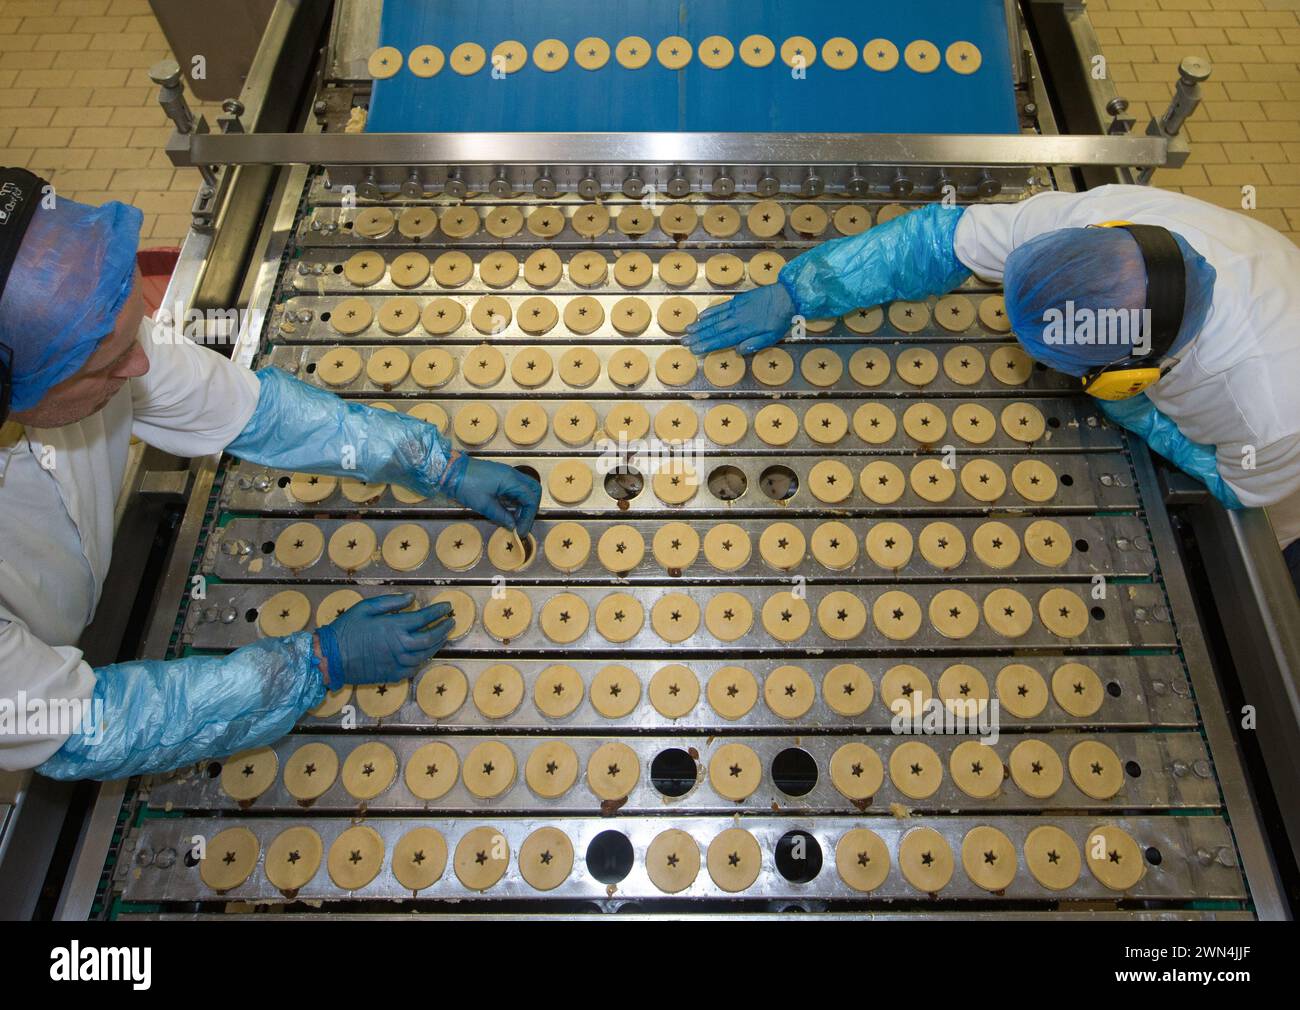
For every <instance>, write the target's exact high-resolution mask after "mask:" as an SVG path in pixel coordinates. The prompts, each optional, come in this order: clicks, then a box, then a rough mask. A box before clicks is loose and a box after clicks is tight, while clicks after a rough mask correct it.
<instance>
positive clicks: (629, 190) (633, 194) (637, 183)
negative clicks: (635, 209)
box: [623, 172, 645, 200]
mask: <svg viewBox="0 0 1300 1010" xmlns="http://www.w3.org/2000/svg"><path fill="white" fill-rule="evenodd" d="M623 195H624V196H626V197H630V198H632V199H633V200H636V199H639V198H640V197H641V196H644V195H645V180H644V179H642V178H641V176H639V175H637V174H636V173H635V172H633V173H632V174H631V175H629V176H628V177H627V178H626V179H624V180H623Z"/></svg>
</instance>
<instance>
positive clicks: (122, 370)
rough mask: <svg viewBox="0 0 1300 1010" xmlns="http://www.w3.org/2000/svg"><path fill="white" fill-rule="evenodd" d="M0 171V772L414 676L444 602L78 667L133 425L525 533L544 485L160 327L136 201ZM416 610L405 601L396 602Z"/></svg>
mask: <svg viewBox="0 0 1300 1010" xmlns="http://www.w3.org/2000/svg"><path fill="white" fill-rule="evenodd" d="M48 193H49V190H48V187H47V186H46V185H45V184H44V183H43V181H42V180H40V179H38V178H37V177H36V176H34V175H31V174H30V173H28V172H24V171H21V170H14V169H0V419H3V418H4V417H7V421H6V422H5V424H4V434H3V436H2V437H0V769H7V770H15V769H23V768H36V769H37V771H39V772H41V773H43V774H46V775H49V776H52V777H57V778H99V779H112V778H120V777H123V776H127V775H131V774H136V773H140V772H149V771H163V770H167V769H171V768H176V767H179V766H181V765H183V764H187V763H190V762H193V761H197V760H201V759H203V758H206V757H222V756H225V755H228V754H231V753H234V752H236V751H239V750H242V749H244V748H246V747H250V746H256V745H259V744H265V743H269V742H271V741H273V740H275V739H277V738H278V737H280V736H281V735H283V734H284V733H285V732H287V731H288V730H289V729H290V728H291V727H292V726H293V724H294V723H295V722H296V721H297V720H298V718H299V717H300V716H302V714H303V713H304V712H307V711H308V710H310V709H312V708H314V707H316V706H317V705H319V704H320V702H321V701H322V700H323V698H324V696H325V693H326V690H327V689H337V688H341V687H342V686H343V685H344V684H361V683H386V682H391V681H394V680H398V679H402V678H404V677H409V676H411V675H412V674H413V673H414V672H416V671H417V670H418V669H419V668H420V667H421V666H423V665H424V664H425V663H426V662H427V661H428V660H429V658H430V657H431V656H432V655H433V654H435V653H436V652H437V651H438V649H439V648H441V647H442V645H443V644H444V642H445V641H446V639H447V635H448V633H449V631H450V627H451V623H452V621H451V611H450V608H449V606H448V605H447V604H436V605H433V606H425V607H418V608H414V607H412V605H413V603H414V600H413V598H412V597H411V596H410V595H409V594H390V595H383V596H377V597H372V598H370V599H368V600H366V601H364V602H362V603H359V604H357V605H356V606H355V607H353V608H352V609H350V610H348V611H347V612H346V613H344V614H343V615H341V616H340V617H339V618H338V619H337V620H335V621H333V622H331V623H329V624H328V625H325V626H322V627H320V628H318V629H317V630H315V631H303V632H299V633H297V634H293V635H288V636H286V637H283V638H264V639H261V640H259V641H258V642H255V643H254V644H251V645H248V646H245V647H244V648H242V649H238V650H236V651H235V652H233V653H231V654H230V655H228V656H194V657H188V658H184V659H177V660H173V661H170V662H160V661H137V662H127V663H119V664H114V665H111V666H105V667H100V668H98V669H92V668H91V667H90V666H89V665H88V664H87V663H86V661H85V660H84V658H83V657H82V654H81V652H80V650H78V648H77V640H78V638H79V636H80V634H81V632H82V630H83V629H84V628H85V626H86V625H87V624H88V623H89V622H90V620H91V618H92V617H93V616H94V613H95V608H96V605H97V604H98V602H99V595H100V592H101V590H102V588H103V584H104V578H105V575H106V573H107V571H108V566H109V560H110V557H111V554H112V546H113V544H112V540H113V508H114V503H115V500H116V498H117V496H118V492H119V491H120V490H121V487H122V484H123V480H124V472H125V468H126V462H127V452H128V445H129V442H130V439H131V437H132V436H133V435H135V436H137V437H139V438H140V439H142V440H143V441H145V442H147V443H148V444H150V445H154V446H157V447H158V448H160V449H163V450H165V451H167V452H171V453H174V454H176V455H180V456H189V457H193V456H200V455H205V454H209V453H215V452H219V451H221V450H223V449H228V450H229V451H230V452H231V453H232V454H234V455H237V456H240V457H242V458H244V459H247V460H251V461H253V462H256V463H259V464H262V465H265V466H269V467H279V468H284V469H288V470H295V471H309V472H314V473H322V474H332V475H336V476H340V477H354V478H357V479H360V480H365V481H371V482H376V483H379V482H387V483H392V484H396V485H401V486H405V487H407V488H410V489H412V490H414V491H416V492H419V493H421V494H424V495H428V496H434V495H443V496H446V497H448V498H450V499H452V500H454V501H457V502H459V503H461V504H463V505H464V506H466V507H467V508H470V509H473V510H474V511H476V512H478V513H480V514H482V515H484V516H486V517H487V518H489V519H491V520H493V521H494V522H496V523H498V524H499V525H503V526H508V527H511V528H513V529H515V530H517V531H518V532H519V534H520V535H524V536H526V535H527V533H528V530H529V528H530V527H531V525H532V523H533V520H534V518H535V517H536V514H537V504H538V499H539V497H540V494H541V488H540V486H539V485H538V484H537V482H536V481H534V480H531V479H530V478H528V477H526V476H524V475H522V474H520V473H519V472H518V471H516V470H514V469H513V468H512V467H509V466H506V465H504V464H500V463H494V462H490V461H486V460H480V459H473V458H471V457H469V456H466V455H463V454H461V453H459V452H457V451H453V450H452V449H451V447H450V445H449V444H448V442H447V440H446V439H445V438H444V437H443V436H442V434H441V433H440V432H439V431H438V429H437V428H435V427H434V426H433V425H431V424H426V423H424V422H423V421H419V420H417V419H415V418H412V417H409V416H406V415H404V414H398V413H394V412H388V411H381V410H376V409H374V408H371V407H368V406H364V405H362V404H357V403H348V402H346V401H344V400H341V399H340V398H338V397H336V396H334V395H332V394H330V393H327V392H324V391H323V390H319V389H316V388H313V387H311V386H308V385H306V384H304V383H302V382H299V381H297V380H296V379H293V378H291V377H290V376H288V375H287V374H285V373H284V372H281V371H278V370H276V369H273V368H266V369H262V370H261V371H259V372H257V373H254V372H251V371H249V370H247V369H245V368H241V367H238V366H236V365H235V364H233V363H232V362H230V361H229V360H228V359H226V358H224V357H222V356H221V355H220V354H218V353H216V352H215V351H213V350H211V349H208V348H204V347H200V346H198V345H196V344H194V343H192V342H190V341H189V340H187V339H183V338H180V337H172V338H169V339H161V340H160V339H158V336H159V334H157V333H156V332H155V331H154V328H153V327H152V325H151V324H150V322H149V321H148V320H146V319H144V309H143V302H142V299H141V295H140V288H139V273H138V271H137V269H136V266H135V254H136V246H137V243H138V237H139V230H140V222H141V217H142V216H141V214H140V212H139V211H137V210H136V209H135V208H132V207H128V206H125V205H123V204H120V203H110V204H106V205H104V206H103V207H86V206H83V205H80V204H76V203H74V202H72V201H68V200H63V199H55V200H51V199H50V198H49V196H48ZM408 608H410V609H408Z"/></svg>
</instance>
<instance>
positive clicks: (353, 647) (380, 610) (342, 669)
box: [316, 593, 453, 691]
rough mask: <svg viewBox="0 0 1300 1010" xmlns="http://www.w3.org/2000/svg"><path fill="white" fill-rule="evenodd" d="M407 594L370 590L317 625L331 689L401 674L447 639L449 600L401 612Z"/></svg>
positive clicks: (390, 679)
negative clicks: (373, 593) (370, 593)
mask: <svg viewBox="0 0 1300 1010" xmlns="http://www.w3.org/2000/svg"><path fill="white" fill-rule="evenodd" d="M411 599H412V597H411V594H410V593H397V594H394V595H391V596H372V597H371V598H370V599H368V600H362V601H361V602H360V603H358V604H356V605H355V606H353V607H350V608H348V609H347V610H345V611H344V612H343V613H342V614H340V615H339V616H338V617H336V618H335V619H334V620H333V621H331V622H330V623H329V624H326V625H324V626H323V627H321V628H319V629H317V631H316V634H317V635H318V636H319V637H320V651H321V655H323V656H324V657H325V672H326V674H327V675H328V677H329V687H330V690H331V691H337V690H338V689H339V688H340V687H342V686H343V685H344V684H388V683H392V682H393V681H397V680H402V679H404V678H406V677H409V676H410V675H411V674H412V673H414V672H415V671H416V670H418V669H419V668H420V667H421V666H423V665H424V664H425V662H426V661H427V660H429V659H430V658H432V657H433V655H434V654H435V653H437V652H438V650H439V649H441V648H442V647H443V646H444V645H446V644H447V636H448V635H449V634H451V628H452V624H453V622H452V620H451V616H452V611H451V604H450V603H435V604H433V605H431V606H428V607H425V608H423V609H422V610H411V611H405V612H403V611H402V608H403V607H405V606H408V605H410V602H411Z"/></svg>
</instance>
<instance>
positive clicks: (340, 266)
mask: <svg viewBox="0 0 1300 1010" xmlns="http://www.w3.org/2000/svg"><path fill="white" fill-rule="evenodd" d="M334 272H335V273H336V274H341V273H342V272H343V264H342V263H335V264H334Z"/></svg>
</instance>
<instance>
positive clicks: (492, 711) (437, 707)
mask: <svg viewBox="0 0 1300 1010" xmlns="http://www.w3.org/2000/svg"><path fill="white" fill-rule="evenodd" d="M643 691H644V697H645V700H646V701H648V702H649V703H650V706H651V707H652V708H653V709H654V711H655V712H657V713H658V714H659V715H660V716H662V717H663V718H665V719H684V718H686V717H687V716H689V715H690V714H691V713H692V712H694V711H695V708H696V706H697V705H698V704H699V701H700V698H701V697H703V698H704V700H705V701H706V702H707V704H708V706H709V708H710V709H711V710H712V712H713V714H714V715H716V716H719V717H721V718H723V719H726V720H728V721H736V720H739V719H744V718H745V717H747V716H748V715H749V714H750V713H751V712H752V711H753V709H754V706H755V705H757V704H758V700H759V698H760V697H761V698H762V699H763V703H764V705H766V707H767V709H768V710H769V711H770V712H771V713H772V714H773V715H775V716H777V717H778V718H781V719H800V718H802V717H803V716H805V715H807V714H808V712H809V711H811V709H812V706H813V705H814V703H815V702H816V700H817V695H818V689H817V681H816V680H815V679H814V677H813V676H812V675H811V674H810V673H809V672H808V671H807V670H805V669H804V668H803V667H801V666H795V665H790V664H786V665H783V666H779V667H777V668H775V669H773V670H772V671H771V673H769V674H768V675H767V676H766V677H764V678H762V681H761V683H760V679H759V677H757V676H756V675H755V674H754V673H752V672H751V671H750V670H748V669H746V668H745V667H743V666H722V667H719V668H718V669H717V670H716V671H715V672H714V673H713V674H712V676H710V677H709V678H708V681H707V683H706V684H705V685H704V687H703V688H701V686H700V681H699V678H698V677H697V676H696V674H695V671H694V670H692V669H691V668H690V667H688V666H683V665H681V664H678V663H673V664H669V665H668V666H664V667H661V668H660V669H659V670H657V671H656V672H655V673H654V675H653V676H652V677H651V678H650V683H649V684H648V685H647V686H645V687H644V688H643V686H642V684H641V678H640V677H638V676H637V674H636V672H635V671H633V670H631V669H629V668H628V667H626V666H623V665H621V664H617V663H612V664H610V665H608V666H603V667H601V669H600V670H599V671H597V673H596V674H595V676H593V677H592V680H591V685H590V687H588V685H586V684H585V683H584V682H583V679H582V676H581V675H580V674H579V673H578V671H577V670H575V669H574V668H573V667H572V666H569V665H568V664H566V663H554V664H551V665H550V666H547V667H546V668H545V669H543V670H542V671H541V672H540V673H539V674H538V675H537V678H536V681H535V682H534V684H533V690H532V692H531V694H532V702H533V705H534V707H535V708H536V709H537V711H538V712H539V713H541V715H543V716H544V717H545V718H547V719H557V720H558V719H566V718H568V717H569V716H571V715H573V714H574V713H575V712H577V711H578V709H579V707H580V706H581V705H582V703H583V701H584V699H585V700H589V701H590V703H591V708H592V711H594V712H595V713H596V714H597V715H598V716H600V717H601V718H602V719H625V718H628V717H631V716H635V715H636V714H637V713H638V712H639V711H640V708H641V704H642V695H643ZM991 691H992V692H993V693H995V694H996V696H997V701H998V704H999V706H1000V707H1001V709H1002V710H1004V711H1006V712H1009V713H1010V714H1011V715H1013V716H1015V717H1016V718H1018V719H1036V718H1037V717H1038V716H1040V715H1042V714H1043V712H1044V711H1045V710H1046V709H1047V704H1048V698H1049V686H1048V681H1047V679H1046V678H1044V676H1043V675H1042V674H1041V673H1039V672H1038V670H1036V669H1035V668H1034V667H1032V666H1029V665H1027V664H1025V663H1019V662H1017V663H1008V664H1007V665H1005V666H1003V667H1002V668H1001V669H1000V670H999V671H998V673H997V675H996V676H995V677H994V678H993V686H992V688H991V689H990V686H989V681H988V678H986V677H985V676H984V674H983V673H982V672H981V671H980V670H979V669H977V668H976V667H974V666H971V665H970V664H968V663H954V664H952V665H951V666H949V667H947V668H946V669H945V670H944V671H943V672H942V673H941V674H940V676H939V680H938V683H937V684H931V682H930V678H929V676H928V675H927V674H926V673H925V671H924V670H921V669H920V668H919V667H916V666H913V665H912V664H910V663H898V664H895V665H893V666H891V667H890V668H889V669H888V670H886V671H885V672H884V673H883V674H882V675H881V677H880V690H879V695H880V703H881V705H882V706H883V707H884V709H885V710H886V711H888V712H890V713H892V714H894V715H900V714H901V715H911V714H913V713H914V712H915V711H916V710H918V709H919V710H921V711H922V712H924V711H925V709H926V708H927V707H928V706H929V705H930V703H931V701H932V699H935V698H938V699H939V701H940V702H942V704H943V705H944V707H945V708H946V709H947V710H948V711H950V712H952V714H953V715H959V714H961V715H967V714H970V712H971V707H972V706H974V714H975V716H976V717H978V716H979V715H981V714H982V713H983V711H984V708H985V706H986V705H987V704H988V702H989V701H990V699H991V698H992V694H991V693H990V692H991ZM876 694H877V692H876V687H875V684H874V683H873V681H872V679H871V675H870V674H868V673H867V671H866V670H864V669H863V668H862V667H861V666H858V665H857V664H855V663H840V664H838V665H837V666H834V667H832V668H831V669H830V670H828V671H826V673H825V675H824V676H823V677H822V680H821V697H822V700H823V701H824V702H825V704H826V707H827V708H828V709H829V710H830V711H831V712H833V713H834V714H835V715H838V716H841V717H843V718H856V717H858V716H861V715H863V714H865V713H866V712H867V711H868V710H869V709H870V708H871V705H872V703H873V702H874V701H875V700H876ZM528 695H529V691H528V687H527V683H526V681H525V680H524V677H523V675H522V674H521V673H520V672H519V670H518V669H517V668H516V667H514V666H512V665H510V664H509V663H494V664H492V665H491V666H488V667H486V668H485V669H484V670H483V671H482V672H480V673H479V674H478V675H477V676H476V677H475V678H474V684H473V688H472V690H471V687H470V682H469V678H468V677H466V675H465V673H464V671H462V670H461V669H460V668H459V667H457V666H454V665H451V664H448V663H437V664H435V665H433V666H430V667H429V668H428V669H427V670H425V671H424V673H423V674H421V675H420V679H419V681H418V683H417V684H416V688H415V700H416V704H417V705H418V706H419V708H420V711H421V712H423V713H424V714H425V715H426V716H428V717H429V718H430V719H431V720H434V721H435V722H447V721H449V720H452V719H453V718H454V717H455V715H456V713H457V712H459V711H460V709H461V706H462V705H464V704H465V701H466V699H470V700H472V701H473V704H474V708H475V710H476V711H477V712H478V713H479V715H481V716H483V717H484V718H486V719H494V720H495V719H506V718H509V717H510V716H512V715H514V714H515V713H516V712H517V711H518V710H519V707H520V705H522V704H523V703H524V699H525V698H526V697H527V696H528ZM409 697H410V681H409V680H402V681H397V682H395V683H392V684H373V685H367V686H362V687H358V688H356V689H355V692H354V689H353V688H352V687H351V686H344V687H343V688H341V689H339V690H338V691H335V692H331V693H330V694H327V695H326V697H325V699H324V701H322V702H321V704H320V705H319V706H318V707H317V708H315V709H314V710H313V711H312V713H311V714H312V715H314V716H316V717H317V718H321V719H331V718H333V717H334V716H337V715H338V714H339V713H340V712H342V711H343V708H344V706H346V705H348V704H349V703H350V702H351V701H352V700H353V699H354V698H355V701H356V704H357V706H358V707H359V708H360V709H361V711H362V712H364V713H365V714H366V715H368V716H370V717H371V718H375V719H383V718H387V717H388V716H391V715H395V714H397V712H399V711H400V710H401V708H402V706H403V705H405V704H406V701H407V699H408V698H409ZM1050 697H1051V698H1053V699H1055V701H1056V704H1057V706H1058V707H1059V708H1060V710H1061V711H1062V712H1064V713H1065V714H1066V715H1068V716H1071V717H1073V718H1077V719H1087V718H1091V717H1092V716H1094V715H1096V714H1097V713H1098V712H1099V711H1100V710H1101V706H1102V702H1103V701H1104V700H1105V698H1106V689H1105V687H1104V686H1103V685H1102V682H1101V678H1100V677H1098V676H1097V673H1096V671H1094V670H1093V669H1092V668H1091V667H1090V666H1087V665H1085V664H1083V663H1076V662H1068V663H1062V664H1061V665H1060V666H1058V667H1057V668H1056V670H1055V671H1054V672H1053V673H1052V677H1051V686H1050Z"/></svg>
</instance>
